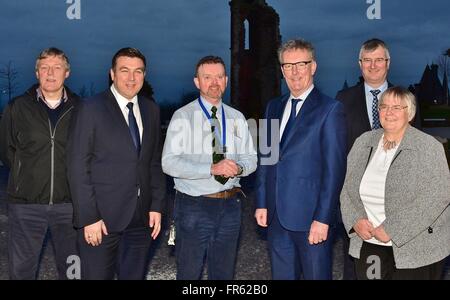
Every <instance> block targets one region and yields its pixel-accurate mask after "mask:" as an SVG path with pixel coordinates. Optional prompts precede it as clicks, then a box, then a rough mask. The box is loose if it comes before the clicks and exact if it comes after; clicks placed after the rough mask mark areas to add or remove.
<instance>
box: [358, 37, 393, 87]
mask: <svg viewBox="0 0 450 300" xmlns="http://www.w3.org/2000/svg"><path fill="white" fill-rule="evenodd" d="M389 63H390V60H389V59H388V57H387V56H386V51H385V49H384V48H383V47H381V46H378V47H377V48H376V49H375V50H373V51H362V53H361V58H360V61H359V66H360V68H361V73H362V76H363V77H364V81H365V82H366V83H367V84H368V85H370V86H371V87H373V88H377V87H380V86H381V85H382V84H383V83H384V82H385V81H386V77H387V73H388V70H389Z"/></svg>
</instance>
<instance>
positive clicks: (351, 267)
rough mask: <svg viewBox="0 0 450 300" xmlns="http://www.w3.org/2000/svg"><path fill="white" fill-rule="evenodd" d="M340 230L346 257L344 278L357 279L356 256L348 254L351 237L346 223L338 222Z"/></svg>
mask: <svg viewBox="0 0 450 300" xmlns="http://www.w3.org/2000/svg"><path fill="white" fill-rule="evenodd" d="M337 228H338V231H339V234H340V238H341V240H342V252H343V257H344V274H343V279H344V280H355V279H356V273H355V261H354V258H353V257H351V256H350V254H348V251H349V247H350V238H349V237H348V235H347V231H346V229H345V227H344V224H342V223H339V224H338V227H337Z"/></svg>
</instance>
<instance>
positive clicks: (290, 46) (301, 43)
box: [278, 38, 316, 64]
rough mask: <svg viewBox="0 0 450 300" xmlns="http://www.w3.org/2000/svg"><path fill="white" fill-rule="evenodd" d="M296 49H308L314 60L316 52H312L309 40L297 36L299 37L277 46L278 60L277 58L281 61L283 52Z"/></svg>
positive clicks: (312, 48)
mask: <svg viewBox="0 0 450 300" xmlns="http://www.w3.org/2000/svg"><path fill="white" fill-rule="evenodd" d="M297 49H300V50H306V51H308V52H309V53H311V57H312V60H314V61H315V60H316V54H315V52H314V47H313V45H312V44H311V43H310V42H308V41H305V40H304V39H300V38H299V39H293V40H289V41H287V42H285V43H284V44H283V45H281V47H280V48H278V60H279V62H280V64H282V63H283V60H282V55H283V53H284V52H286V51H292V50H297Z"/></svg>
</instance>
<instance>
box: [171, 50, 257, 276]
mask: <svg viewBox="0 0 450 300" xmlns="http://www.w3.org/2000/svg"><path fill="white" fill-rule="evenodd" d="M227 81H228V77H227V76H226V73H225V64H224V62H223V60H222V59H221V58H220V57H216V56H206V57H203V58H202V59H200V61H199V62H198V63H197V68H196V74H195V77H194V83H195V85H196V87H197V88H198V89H199V91H200V97H199V98H198V99H196V100H194V101H192V102H191V103H189V104H187V105H185V106H183V107H182V108H180V109H178V110H177V111H176V112H175V113H174V115H173V117H172V120H171V121H170V124H169V128H168V130H167V136H166V141H165V144H164V149H163V154H162V167H163V171H164V172H165V173H166V174H168V175H170V176H172V177H173V178H174V183H175V189H176V191H177V193H176V196H175V225H176V229H177V232H176V246H175V247H176V248H175V250H176V259H177V279H181V280H196V279H200V278H201V275H202V271H203V265H204V262H205V257H206V259H207V265H208V278H209V279H212V280H220V279H224V280H230V279H233V276H234V265H235V259H236V254H237V245H238V237H239V231H240V224H241V203H240V201H241V195H243V193H242V190H241V189H240V184H239V180H240V177H244V176H247V175H249V174H251V173H252V172H254V171H255V169H256V164H257V155H256V151H255V149H254V146H253V141H252V137H251V135H250V132H249V129H248V124H247V121H246V120H245V118H244V116H243V115H242V113H240V112H239V111H237V110H235V109H233V108H232V107H230V106H228V105H226V104H224V103H223V102H222V96H223V94H224V92H225V89H226V86H227Z"/></svg>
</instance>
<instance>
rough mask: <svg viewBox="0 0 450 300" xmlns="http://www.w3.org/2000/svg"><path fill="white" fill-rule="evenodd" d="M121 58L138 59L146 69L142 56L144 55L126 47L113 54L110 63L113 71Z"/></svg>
mask: <svg viewBox="0 0 450 300" xmlns="http://www.w3.org/2000/svg"><path fill="white" fill-rule="evenodd" d="M121 56H126V57H137V58H140V59H141V60H142V61H143V62H144V69H145V68H146V67H147V63H146V60H145V56H144V54H142V53H141V51H139V50H138V49H136V48H131V47H126V48H122V49H120V50H119V51H117V52H116V54H114V56H113V58H112V63H111V68H112V69H113V70H114V68H115V67H116V64H117V59H118V58H119V57H121Z"/></svg>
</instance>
